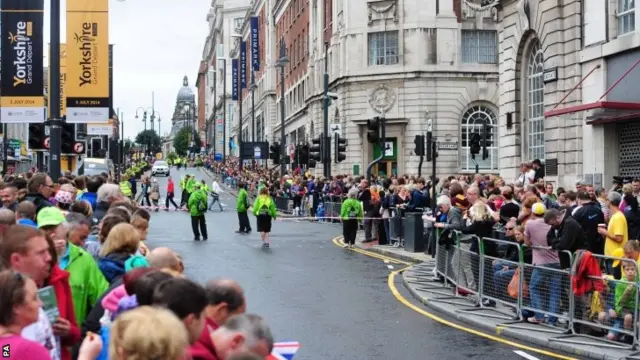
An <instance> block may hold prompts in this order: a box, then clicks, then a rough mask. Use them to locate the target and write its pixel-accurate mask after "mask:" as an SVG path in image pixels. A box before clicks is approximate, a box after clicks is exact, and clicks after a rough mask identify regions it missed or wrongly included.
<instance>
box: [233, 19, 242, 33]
mask: <svg viewBox="0 0 640 360" xmlns="http://www.w3.org/2000/svg"><path fill="white" fill-rule="evenodd" d="M243 22H244V18H241V17H240V18H235V19H233V28H234V30H239V29H242V23H243Z"/></svg>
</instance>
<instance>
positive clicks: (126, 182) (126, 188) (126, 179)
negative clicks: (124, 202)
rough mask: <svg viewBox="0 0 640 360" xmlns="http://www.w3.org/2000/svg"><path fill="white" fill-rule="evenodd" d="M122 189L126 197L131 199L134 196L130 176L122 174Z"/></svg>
mask: <svg viewBox="0 0 640 360" xmlns="http://www.w3.org/2000/svg"><path fill="white" fill-rule="evenodd" d="M119 186H120V191H121V192H122V195H124V197H126V198H129V199H131V198H132V197H133V192H132V191H131V185H130V184H129V176H127V175H122V181H120V184H119Z"/></svg>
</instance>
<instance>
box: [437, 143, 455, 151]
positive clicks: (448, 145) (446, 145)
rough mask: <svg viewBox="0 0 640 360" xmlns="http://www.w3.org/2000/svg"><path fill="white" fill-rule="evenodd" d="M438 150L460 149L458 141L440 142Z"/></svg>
mask: <svg viewBox="0 0 640 360" xmlns="http://www.w3.org/2000/svg"><path fill="white" fill-rule="evenodd" d="M438 150H458V143H457V142H445V143H438Z"/></svg>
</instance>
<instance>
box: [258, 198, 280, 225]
mask: <svg viewBox="0 0 640 360" xmlns="http://www.w3.org/2000/svg"><path fill="white" fill-rule="evenodd" d="M253 215H255V216H258V215H269V216H271V217H272V218H274V219H275V218H276V217H278V210H276V203H275V202H274V201H273V199H272V198H271V196H269V195H258V197H257V198H256V201H255V202H254V203H253Z"/></svg>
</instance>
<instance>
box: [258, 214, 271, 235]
mask: <svg viewBox="0 0 640 360" xmlns="http://www.w3.org/2000/svg"><path fill="white" fill-rule="evenodd" d="M271 220H272V219H271V216H270V215H258V216H257V217H256V222H257V226H256V227H257V228H258V232H261V233H262V232H264V233H268V232H271Z"/></svg>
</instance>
